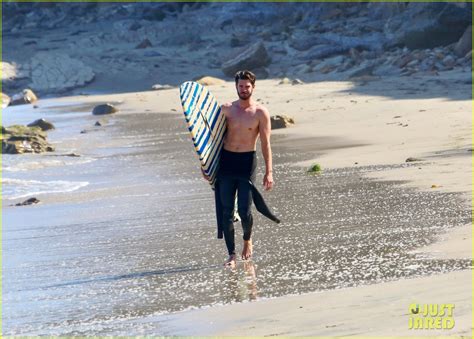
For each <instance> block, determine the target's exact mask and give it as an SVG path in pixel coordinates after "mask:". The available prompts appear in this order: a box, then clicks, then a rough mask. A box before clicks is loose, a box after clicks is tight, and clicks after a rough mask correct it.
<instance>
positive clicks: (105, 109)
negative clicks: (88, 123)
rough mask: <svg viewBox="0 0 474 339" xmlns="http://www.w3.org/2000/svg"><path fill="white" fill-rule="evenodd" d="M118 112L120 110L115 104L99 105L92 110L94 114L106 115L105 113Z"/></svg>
mask: <svg viewBox="0 0 474 339" xmlns="http://www.w3.org/2000/svg"><path fill="white" fill-rule="evenodd" d="M117 112H118V109H117V108H116V107H115V106H114V105H111V104H102V105H97V106H95V107H94V109H93V110H92V114H93V115H105V114H113V113H117Z"/></svg>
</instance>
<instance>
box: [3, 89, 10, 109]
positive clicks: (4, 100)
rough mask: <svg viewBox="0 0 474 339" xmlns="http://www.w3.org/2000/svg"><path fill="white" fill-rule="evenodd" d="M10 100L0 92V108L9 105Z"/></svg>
mask: <svg viewBox="0 0 474 339" xmlns="http://www.w3.org/2000/svg"><path fill="white" fill-rule="evenodd" d="M10 102H11V99H10V97H9V96H8V95H6V94H5V93H3V92H2V108H6V107H8V105H10Z"/></svg>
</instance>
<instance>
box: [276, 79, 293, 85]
mask: <svg viewBox="0 0 474 339" xmlns="http://www.w3.org/2000/svg"><path fill="white" fill-rule="evenodd" d="M289 84H291V80H290V79H289V78H283V79H281V80H280V82H279V83H278V85H289Z"/></svg>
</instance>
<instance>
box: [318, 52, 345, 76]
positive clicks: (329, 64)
mask: <svg viewBox="0 0 474 339" xmlns="http://www.w3.org/2000/svg"><path fill="white" fill-rule="evenodd" d="M343 62H344V56H343V55H338V56H335V57H332V58H328V59H325V60H324V61H322V62H321V63H319V64H318V65H317V66H316V67H315V68H314V71H316V72H320V73H323V74H326V73H328V72H330V71H333V70H335V69H336V68H337V67H338V66H340V65H341V64H342V63H343Z"/></svg>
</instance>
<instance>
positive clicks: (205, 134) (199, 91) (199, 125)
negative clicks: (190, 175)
mask: <svg viewBox="0 0 474 339" xmlns="http://www.w3.org/2000/svg"><path fill="white" fill-rule="evenodd" d="M179 94H180V97H181V104H182V106H183V111H184V118H185V120H186V123H187V126H188V130H189V133H190V134H191V138H192V140H193V143H194V149H195V150H196V153H197V155H198V157H199V161H200V162H201V168H202V170H203V171H204V173H205V174H206V175H207V176H209V178H210V180H209V183H210V184H211V186H212V187H214V183H215V180H216V174H217V170H218V165H219V156H220V152H221V149H222V146H223V143H224V135H225V132H226V122H225V115H224V114H223V113H222V112H221V107H220V105H219V104H218V103H217V100H216V99H215V98H214V96H213V95H212V94H211V92H209V91H208V90H207V88H206V87H204V86H202V85H201V84H198V83H197V82H192V81H188V82H185V83H183V84H182V85H181V86H180V87H179Z"/></svg>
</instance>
